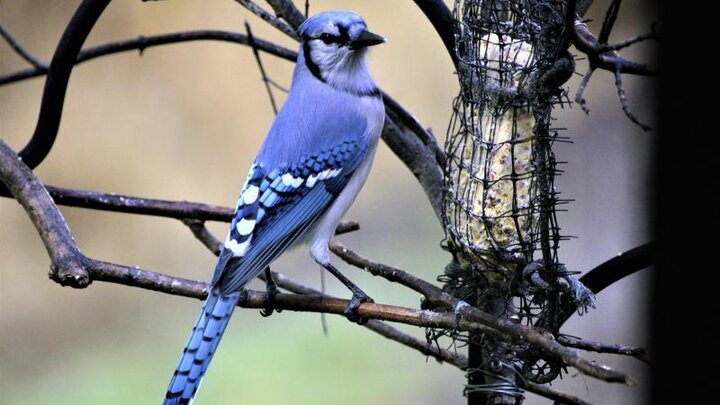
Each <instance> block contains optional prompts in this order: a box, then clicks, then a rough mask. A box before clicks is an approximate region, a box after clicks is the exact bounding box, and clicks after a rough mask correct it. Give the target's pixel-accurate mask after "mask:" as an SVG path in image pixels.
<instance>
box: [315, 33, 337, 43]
mask: <svg viewBox="0 0 720 405" xmlns="http://www.w3.org/2000/svg"><path fill="white" fill-rule="evenodd" d="M318 39H320V40H321V41H323V42H325V43H326V44H331V43H333V42H337V38H335V37H334V36H332V35H330V34H327V33H325V34H320V36H319V37H318Z"/></svg>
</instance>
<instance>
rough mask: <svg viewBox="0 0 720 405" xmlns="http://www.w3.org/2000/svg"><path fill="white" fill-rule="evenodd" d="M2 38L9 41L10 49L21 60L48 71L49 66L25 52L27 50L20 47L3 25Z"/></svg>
mask: <svg viewBox="0 0 720 405" xmlns="http://www.w3.org/2000/svg"><path fill="white" fill-rule="evenodd" d="M0 36H1V37H3V38H5V41H7V43H8V45H10V48H12V49H13V51H15V53H17V54H18V55H19V56H20V57H21V58H23V59H24V60H25V61H26V62H27V63H29V64H31V65H33V66H34V67H36V68H38V69H43V70H47V69H48V65H46V64H45V63H44V62H43V61H41V60H40V59H38V58H36V57H35V56H34V55H33V54H31V53H30V52H28V51H27V50H25V48H23V47H22V45H20V43H19V42H18V41H16V40H15V38H13V36H12V35H10V33H9V32H7V30H5V28H3V26H2V25H0Z"/></svg>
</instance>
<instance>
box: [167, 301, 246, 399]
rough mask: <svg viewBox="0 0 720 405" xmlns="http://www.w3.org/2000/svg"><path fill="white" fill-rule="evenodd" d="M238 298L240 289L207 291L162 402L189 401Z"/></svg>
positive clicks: (196, 388) (195, 390) (197, 386)
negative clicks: (233, 291)
mask: <svg viewBox="0 0 720 405" xmlns="http://www.w3.org/2000/svg"><path fill="white" fill-rule="evenodd" d="M239 298H240V293H239V292H238V293H234V294H230V295H220V292H219V291H218V290H216V289H213V290H212V291H211V292H210V295H208V298H207V300H206V301H205V305H203V308H202V310H201V311H200V315H199V316H198V320H197V322H196V323H195V326H194V327H193V331H192V334H190V339H188V342H187V344H186V345H185V350H183V354H182V357H180V363H178V366H177V369H175V374H173V377H172V380H170V385H169V386H168V390H167V394H166V395H165V402H164V404H165V405H176V404H189V403H190V401H192V399H193V397H194V396H195V393H196V392H197V390H198V388H199V387H200V382H201V380H202V378H203V375H205V370H207V368H208V366H209V365H210V360H212V357H213V354H214V353H215V349H217V346H218V343H220V338H221V337H222V334H223V332H224V331H225V327H226V326H227V324H228V321H229V320H230V315H232V313H233V310H234V309H235V305H237V301H238V299H239Z"/></svg>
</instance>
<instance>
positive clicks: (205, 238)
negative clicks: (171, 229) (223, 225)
mask: <svg viewBox="0 0 720 405" xmlns="http://www.w3.org/2000/svg"><path fill="white" fill-rule="evenodd" d="M183 223H184V224H185V225H187V226H188V228H190V231H191V232H192V233H193V235H195V237H196V238H197V239H198V240H199V241H200V242H201V243H202V244H203V245H204V246H205V247H207V248H208V250H210V251H211V252H212V254H213V255H215V256H217V255H218V254H220V244H221V242H220V241H219V240H218V239H216V238H215V237H214V236H213V235H212V234H211V233H210V232H209V231H208V230H207V228H206V227H205V225H204V223H203V222H202V221H199V220H184V221H183ZM359 228H360V226H359V224H358V223H357V222H355V221H343V222H341V223H340V225H339V226H338V227H337V229H336V230H335V234H336V235H339V234H342V233H346V232H351V231H355V230H358V229H359ZM272 276H273V280H274V281H275V283H276V284H277V285H278V286H279V287H280V288H282V289H285V290H287V291H290V292H293V293H295V294H306V295H322V296H327V295H325V294H323V293H322V292H320V291H318V290H315V289H313V288H310V287H307V286H304V285H302V284H300V283H298V282H296V281H294V280H292V279H290V278H288V277H287V276H285V275H284V274H282V273H277V272H272ZM259 278H260V279H261V280H263V281H265V274H261V275H260V276H259ZM363 326H364V327H366V328H368V329H370V330H372V331H373V332H376V333H379V334H380V335H382V336H384V337H386V338H388V339H390V340H394V341H396V342H398V343H401V344H403V345H405V346H408V347H410V348H412V349H415V350H417V351H419V352H420V353H422V354H424V355H426V356H431V357H434V358H435V359H436V360H438V361H440V362H443V361H444V362H448V363H450V364H452V365H454V366H456V367H458V368H460V369H461V370H464V369H465V368H466V367H467V358H466V357H465V356H463V355H461V354H458V353H452V352H450V351H448V350H444V349H441V348H439V347H435V346H432V345H430V344H429V343H428V342H427V341H423V340H420V339H418V338H416V337H414V336H411V335H408V334H406V333H403V332H401V331H400V330H399V329H397V328H394V327H392V326H390V325H387V324H385V323H383V322H381V321H378V320H374V319H371V320H369V321H368V322H367V323H366V324H364V325H363Z"/></svg>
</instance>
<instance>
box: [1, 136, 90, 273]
mask: <svg viewBox="0 0 720 405" xmlns="http://www.w3.org/2000/svg"><path fill="white" fill-rule="evenodd" d="M0 180H2V182H3V183H5V185H6V186H7V188H8V189H9V190H10V192H11V193H12V195H13V196H14V197H15V199H16V200H17V201H18V202H19V203H20V204H21V205H22V207H23V208H24V209H25V212H27V214H28V216H29V217H30V220H31V221H32V223H33V225H35V229H37V231H38V234H39V235H40V238H41V239H42V241H43V244H44V245H45V250H47V252H48V256H50V260H51V266H50V269H51V271H50V277H51V278H52V279H53V280H55V281H57V282H58V283H60V284H61V285H71V286H73V287H85V286H87V285H88V284H90V282H91V279H90V276H89V275H88V272H87V270H86V268H85V267H86V265H87V263H86V261H85V256H83V255H82V254H81V253H80V250H79V249H78V247H77V245H75V243H74V241H73V237H72V234H71V233H70V229H68V227H67V223H66V222H65V218H63V216H62V214H61V213H60V211H58V209H57V207H56V206H55V204H54V203H53V201H52V199H50V195H48V193H47V191H46V190H45V188H44V187H43V185H42V184H41V183H40V182H39V181H38V180H37V179H36V178H35V176H34V175H33V173H32V171H31V170H30V168H29V167H27V165H25V164H24V163H23V162H22V161H21V160H20V158H19V157H18V155H17V154H16V153H15V151H13V150H12V149H10V147H8V146H7V144H5V142H4V141H3V140H2V139H0Z"/></svg>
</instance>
